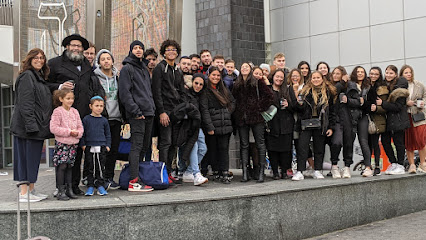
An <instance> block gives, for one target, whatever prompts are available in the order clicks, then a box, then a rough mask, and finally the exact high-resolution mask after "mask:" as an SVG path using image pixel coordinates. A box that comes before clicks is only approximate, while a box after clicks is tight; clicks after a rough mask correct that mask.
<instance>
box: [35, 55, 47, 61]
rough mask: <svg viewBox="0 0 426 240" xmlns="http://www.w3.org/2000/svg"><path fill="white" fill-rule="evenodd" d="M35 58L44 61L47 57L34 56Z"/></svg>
mask: <svg viewBox="0 0 426 240" xmlns="http://www.w3.org/2000/svg"><path fill="white" fill-rule="evenodd" d="M33 59H34V60H40V61H44V60H45V59H46V58H45V57H43V56H42V57H34V58H33Z"/></svg>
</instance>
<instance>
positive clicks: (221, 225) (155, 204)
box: [0, 175, 426, 240]
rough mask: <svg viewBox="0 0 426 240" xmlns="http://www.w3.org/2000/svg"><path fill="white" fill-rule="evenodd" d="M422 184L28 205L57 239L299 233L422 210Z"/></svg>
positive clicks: (308, 185)
mask: <svg viewBox="0 0 426 240" xmlns="http://www.w3.org/2000/svg"><path fill="white" fill-rule="evenodd" d="M425 186H426V175H414V176H413V175H403V176H401V177H400V176H398V177H387V176H386V177H380V178H369V179H365V178H360V177H358V178H352V179H348V180H330V179H326V180H317V181H313V180H305V181H302V182H288V181H287V182H283V181H273V182H268V183H267V184H255V185H245V186H244V187H239V188H236V187H234V188H230V187H224V188H223V189H220V190H219V191H218V190H217V189H216V190H215V191H211V190H207V189H206V190H204V191H193V192H182V193H176V194H175V195H173V196H172V195H171V194H170V193H168V192H167V191H165V192H162V193H161V194H156V195H152V194H151V195H150V194H145V195H133V196H127V197H123V198H121V201H116V200H114V199H105V200H107V202H108V204H111V205H113V206H115V208H108V205H105V204H103V205H101V203H99V202H96V201H93V200H78V201H69V202H70V204H71V205H72V204H77V203H80V206H79V207H80V208H81V210H72V207H70V205H62V206H63V207H61V208H57V207H53V208H50V209H49V208H46V206H44V207H45V209H44V210H41V209H39V210H34V212H33V213H32V222H33V233H34V234H33V235H34V236H35V235H45V236H48V237H50V238H52V239H55V240H59V239H103V240H107V239H301V238H307V237H312V236H316V235H321V234H324V233H327V232H331V231H336V230H339V229H344V228H348V227H352V226H357V225H361V224H366V223H369V222H373V221H377V220H382V219H388V218H392V217H395V216H400V215H404V214H408V213H412V212H417V211H421V210H424V209H426V205H425V204H424V199H426V191H425V190H426V187H425ZM88 201H89V202H88ZM90 201H91V202H90ZM56 205H58V204H56ZM54 208H56V209H54ZM11 209H12V208H10V209H7V208H6V210H5V209H4V208H3V209H2V210H1V211H0V230H1V231H0V239H16V235H15V232H16V226H15V224H14V223H15V221H16V216H15V213H14V212H12V210H11ZM407 224H408V223H407ZM23 231H25V225H24V226H23Z"/></svg>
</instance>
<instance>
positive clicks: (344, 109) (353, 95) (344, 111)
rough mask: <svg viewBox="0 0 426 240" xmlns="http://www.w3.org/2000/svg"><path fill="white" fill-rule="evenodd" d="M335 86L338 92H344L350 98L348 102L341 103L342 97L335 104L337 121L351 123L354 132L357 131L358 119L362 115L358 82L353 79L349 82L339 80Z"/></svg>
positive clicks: (342, 123) (343, 123)
mask: <svg viewBox="0 0 426 240" xmlns="http://www.w3.org/2000/svg"><path fill="white" fill-rule="evenodd" d="M345 85H346V86H345ZM335 86H336V89H337V94H340V93H344V94H345V95H346V97H347V99H348V101H347V102H346V103H340V99H337V100H336V103H335V106H334V110H335V112H336V122H338V123H339V124H340V125H345V124H351V127H352V130H353V132H356V130H357V125H358V121H359V119H360V118H361V116H362V110H361V101H360V92H359V90H358V88H357V86H356V83H354V82H352V81H348V82H347V84H344V83H342V82H339V83H337V84H336V85H335Z"/></svg>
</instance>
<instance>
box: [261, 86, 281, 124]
mask: <svg viewBox="0 0 426 240" xmlns="http://www.w3.org/2000/svg"><path fill="white" fill-rule="evenodd" d="M256 93H257V100H259V101H260V97H259V86H258V84H256ZM277 112H278V109H277V107H275V105H273V104H272V105H271V106H269V108H268V109H266V111H264V112H261V113H260V115H262V117H263V119H264V120H265V122H269V121H271V120H272V119H273V118H274V116H275V114H277Z"/></svg>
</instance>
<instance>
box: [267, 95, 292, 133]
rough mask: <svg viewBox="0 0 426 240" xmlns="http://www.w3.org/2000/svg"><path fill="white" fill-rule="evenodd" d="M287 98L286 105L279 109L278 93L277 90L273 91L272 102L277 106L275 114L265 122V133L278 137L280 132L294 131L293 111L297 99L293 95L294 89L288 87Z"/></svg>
mask: <svg viewBox="0 0 426 240" xmlns="http://www.w3.org/2000/svg"><path fill="white" fill-rule="evenodd" d="M289 90H290V91H288V92H289V99H287V102H288V107H287V108H285V109H281V105H280V101H281V97H280V93H279V92H278V91H273V96H274V101H273V104H274V105H275V107H277V109H278V111H277V114H275V116H274V118H272V120H271V121H269V122H268V123H267V126H268V130H267V131H266V135H271V136H274V137H278V136H279V135H281V134H293V131H294V117H293V111H294V110H295V108H296V107H297V106H296V105H297V99H296V96H295V95H294V91H293V90H291V89H289Z"/></svg>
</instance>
